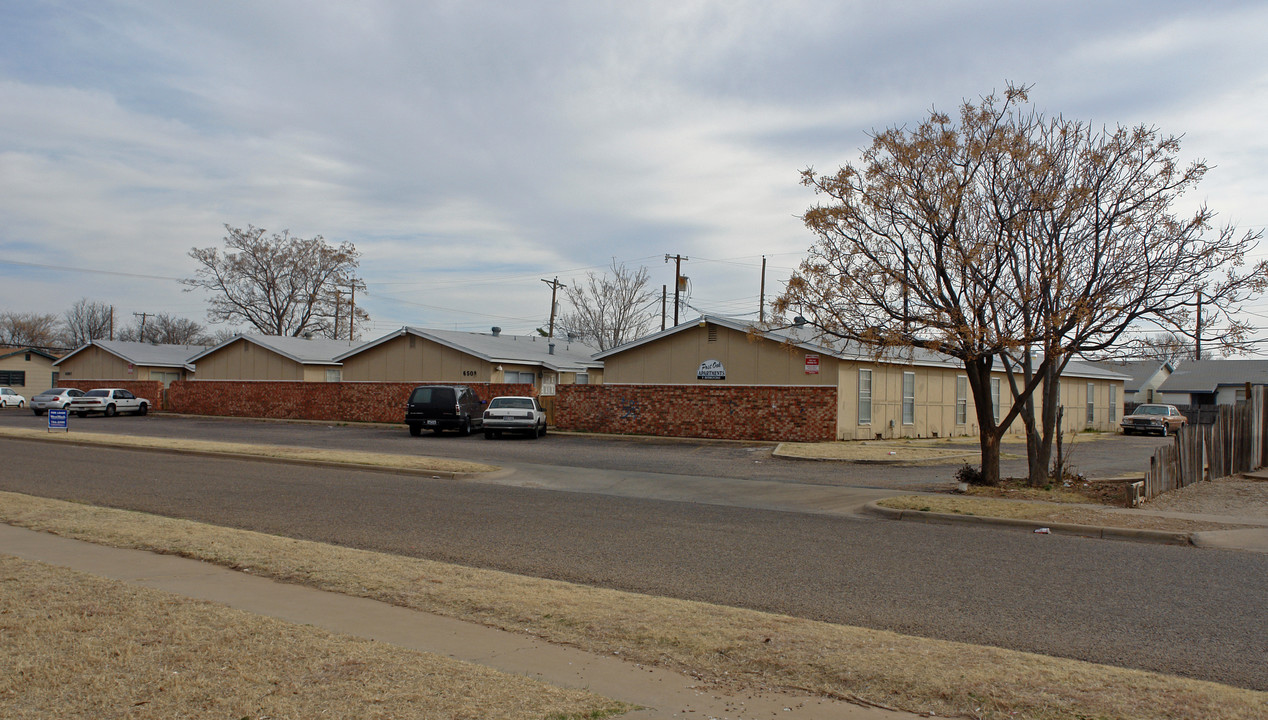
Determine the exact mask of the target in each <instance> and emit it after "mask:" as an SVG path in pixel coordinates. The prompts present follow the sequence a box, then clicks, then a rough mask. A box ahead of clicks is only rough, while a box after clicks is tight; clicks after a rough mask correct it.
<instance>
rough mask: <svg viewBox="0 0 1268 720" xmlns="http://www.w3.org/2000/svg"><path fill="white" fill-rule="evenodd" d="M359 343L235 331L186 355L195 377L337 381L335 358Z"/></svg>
mask: <svg viewBox="0 0 1268 720" xmlns="http://www.w3.org/2000/svg"><path fill="white" fill-rule="evenodd" d="M358 346H359V343H356V342H350V341H348V340H329V339H326V338H305V337H284V336H278V335H255V334H249V335H248V334H238V335H235V336H233V337H231V338H229V339H228V340H225V341H224V342H222V343H220V344H219V345H216V346H215V347H211V348H207V349H206V350H204V351H202V352H200V353H199V354H197V355H194V356H193V357H192V358H190V362H192V363H194V365H195V366H196V367H197V369H198V376H197V379H198V380H272V381H280V380H290V381H300V382H339V381H340V380H342V379H343V373H342V364H341V363H340V362H339V361H338V360H336V359H335V358H336V357H337V356H339V355H342V354H343V353H346V352H348V350H350V349H352V348H355V347H358Z"/></svg>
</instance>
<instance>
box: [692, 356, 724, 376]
mask: <svg viewBox="0 0 1268 720" xmlns="http://www.w3.org/2000/svg"><path fill="white" fill-rule="evenodd" d="M696 379H697V380H726V368H724V367H722V363H721V362H719V361H717V360H705V361H704V362H702V363H700V369H699V370H696Z"/></svg>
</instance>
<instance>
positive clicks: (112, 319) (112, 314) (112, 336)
mask: <svg viewBox="0 0 1268 720" xmlns="http://www.w3.org/2000/svg"><path fill="white" fill-rule="evenodd" d="M92 332H93V334H96V332H97V331H96V330H93V331H92ZM88 339H89V340H91V339H92V338H88ZM110 339H111V340H114V305H111V306H110Z"/></svg>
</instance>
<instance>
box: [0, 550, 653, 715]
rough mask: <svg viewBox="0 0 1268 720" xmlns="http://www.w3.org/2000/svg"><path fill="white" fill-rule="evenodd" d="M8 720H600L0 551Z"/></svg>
mask: <svg viewBox="0 0 1268 720" xmlns="http://www.w3.org/2000/svg"><path fill="white" fill-rule="evenodd" d="M0 637H2V638H3V639H4V640H3V642H0V666H3V667H4V668H5V671H4V672H3V673H0V715H2V716H3V717H6V718H15V719H16V718H54V717H56V718H105V717H112V718H135V719H141V718H178V717H219V718H246V717H251V718H262V717H268V718H296V719H302V718H315V717H344V718H353V717H356V718H406V717H410V718H418V717H444V718H472V719H475V718H490V717H497V718H514V719H516V720H521V719H522V720H540V718H543V717H547V716H552V717H555V716H558V717H574V718H580V717H587V718H589V717H605V716H607V715H610V714H616V713H619V712H623V711H625V710H628V706H625V705H623V704H621V703H617V702H614V701H611V700H607V699H605V698H602V697H599V696H597V695H594V694H592V693H588V692H584V691H581V690H565V689H561V688H557V687H553V686H550V685H546V684H544V683H540V682H537V681H534V680H530V679H528V678H525V677H521V676H515V675H507V674H505V673H500V672H497V671H495V670H491V669H489V668H486V667H482V666H479V665H473V664H469V663H464V662H460V661H457V660H452V659H449V658H442V657H439V656H437V655H432V654H428V653H421V652H415V651H411V650H406V649H402V648H398V647H394V646H391V645H387V644H384V643H376V642H372V641H369V640H360V639H357V638H351V637H346V636H341V635H336V634H333V633H329V632H326V631H323V630H320V629H317V628H313V627H308V626H300V625H294V624H291V623H286V622H282V621H280V620H274V619H271V618H266V617H262V616H258V615H253V614H250V613H245V612H241V611H238V610H233V609H231V608H226V607H223V606H220V605H215V604H212V603H207V602H201V601H194V600H189V599H187V598H182V597H178V596H175V595H170V594H168V593H163V592H159V591H157V590H151V589H149V588H143V587H138V586H135V585H128V584H125V583H122V582H117V581H113V580H106V579H103V578H98V577H93V576H91V575H85V574H82V573H76V572H73V571H70V570H66V569H63V568H55V567H52V566H49V565H44V564H41V563H33V562H28V561H24V560H19V559H17V558H10V557H5V556H3V555H0Z"/></svg>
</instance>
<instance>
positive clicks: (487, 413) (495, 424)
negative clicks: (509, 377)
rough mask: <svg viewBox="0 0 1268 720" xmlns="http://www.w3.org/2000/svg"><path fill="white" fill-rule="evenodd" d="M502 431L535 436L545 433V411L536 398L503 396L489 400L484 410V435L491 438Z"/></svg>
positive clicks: (487, 438)
mask: <svg viewBox="0 0 1268 720" xmlns="http://www.w3.org/2000/svg"><path fill="white" fill-rule="evenodd" d="M504 432H514V433H524V434H525V435H530V436H532V437H535V438H539V437H541V436H543V435H545V434H546V411H545V410H544V409H543V408H542V404H541V403H540V402H538V401H537V398H535V397H521V396H503V397H495V398H493V399H492V400H490V401H489V405H488V407H486V408H485V410H484V437H485V439H486V440H492V439H493V438H494V437H495V436H498V435H501V434H502V433H504Z"/></svg>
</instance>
